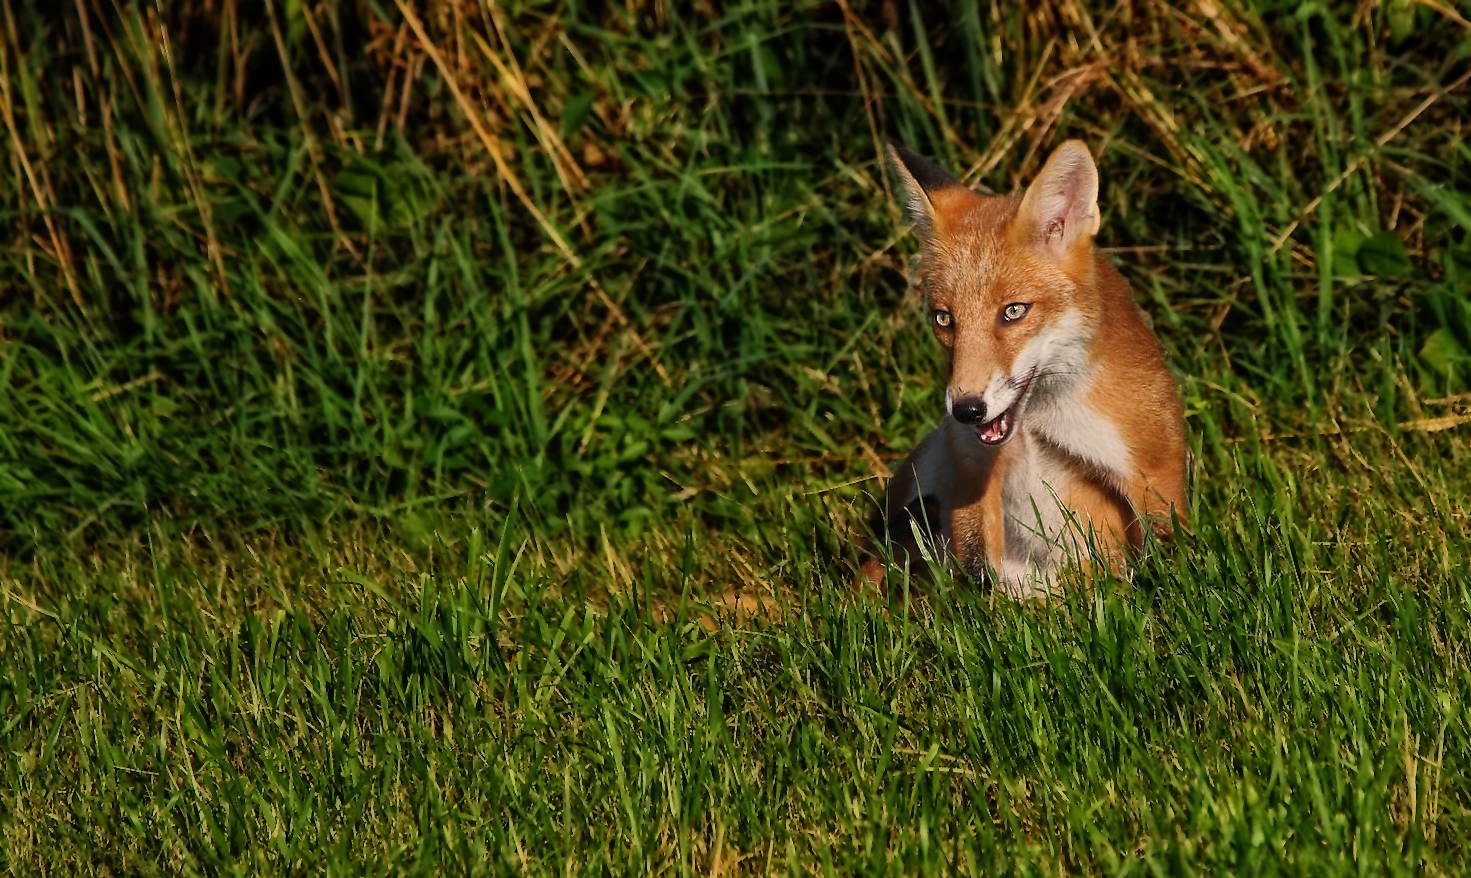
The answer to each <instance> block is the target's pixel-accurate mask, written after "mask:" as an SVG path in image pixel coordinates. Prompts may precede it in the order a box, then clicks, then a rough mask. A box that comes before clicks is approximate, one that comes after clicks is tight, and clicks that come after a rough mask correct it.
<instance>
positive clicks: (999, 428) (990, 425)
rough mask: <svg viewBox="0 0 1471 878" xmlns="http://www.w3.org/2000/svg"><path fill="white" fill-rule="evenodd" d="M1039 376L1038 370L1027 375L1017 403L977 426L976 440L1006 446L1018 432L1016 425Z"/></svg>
mask: <svg viewBox="0 0 1471 878" xmlns="http://www.w3.org/2000/svg"><path fill="white" fill-rule="evenodd" d="M1036 376H1037V370H1036V369H1033V370H1032V371H1031V372H1029V373H1028V374H1027V378H1026V380H1025V381H1024V382H1022V386H1021V390H1020V391H1018V392H1017V395H1016V399H1015V401H1013V402H1012V404H1011V405H1009V406H1007V407H1006V410H1005V411H1003V412H1002V413H1001V414H999V415H997V416H996V417H994V418H992V419H991V420H989V421H984V422H982V423H980V424H977V425H976V438H977V439H979V440H981V444H983V445H990V446H992V447H995V446H997V445H1005V444H1006V440H1008V439H1010V438H1011V437H1012V434H1014V433H1015V432H1016V423H1017V420H1018V418H1019V417H1020V415H1021V411H1022V406H1023V405H1025V404H1026V402H1027V393H1028V392H1029V391H1030V390H1031V389H1032V379H1033V378H1035V377H1036Z"/></svg>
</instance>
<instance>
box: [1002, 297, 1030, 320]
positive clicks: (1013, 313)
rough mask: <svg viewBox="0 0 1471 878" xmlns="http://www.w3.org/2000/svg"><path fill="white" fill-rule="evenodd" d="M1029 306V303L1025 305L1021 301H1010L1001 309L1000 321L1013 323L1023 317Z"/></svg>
mask: <svg viewBox="0 0 1471 878" xmlns="http://www.w3.org/2000/svg"><path fill="white" fill-rule="evenodd" d="M1031 307H1032V306H1031V305H1027V304H1024V303H1022V302H1012V303H1011V304H1010V305H1007V306H1006V308H1005V309H1003V310H1002V312H1001V322H1002V323H1015V322H1017V321H1018V320H1020V319H1022V318H1023V317H1025V316H1027V309H1029V308H1031Z"/></svg>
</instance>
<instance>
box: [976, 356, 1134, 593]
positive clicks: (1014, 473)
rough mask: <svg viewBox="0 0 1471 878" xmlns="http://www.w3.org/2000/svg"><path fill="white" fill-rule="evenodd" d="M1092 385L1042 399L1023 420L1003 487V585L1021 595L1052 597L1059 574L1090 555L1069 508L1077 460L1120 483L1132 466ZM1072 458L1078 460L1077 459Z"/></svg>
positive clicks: (1128, 455) (1119, 436) (1120, 439)
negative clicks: (1092, 400) (1089, 390)
mask: <svg viewBox="0 0 1471 878" xmlns="http://www.w3.org/2000/svg"><path fill="white" fill-rule="evenodd" d="M1085 396H1086V385H1085V386H1084V387H1082V388H1079V389H1076V390H1065V391H1063V392H1062V393H1061V394H1059V395H1057V396H1053V397H1051V398H1047V399H1045V400H1043V399H1039V400H1035V401H1034V402H1033V404H1032V405H1030V406H1028V408H1027V411H1026V413H1025V415H1024V416H1023V422H1022V432H1021V434H1020V435H1018V436H1017V437H1016V440H1015V447H1014V448H1012V449H1011V460H1010V462H1009V464H1008V466H1007V470H1006V483H1005V485H1004V486H1003V488H1002V505H1003V510H1004V513H1005V520H1006V554H1005V558H1004V559H1003V563H1002V571H1001V573H1002V578H1003V580H1005V581H1004V583H1003V586H1004V587H1005V588H1006V589H1007V590H1008V591H1009V592H1011V593H1012V594H1013V595H1014V596H1017V597H1029V596H1031V595H1035V594H1038V593H1045V592H1047V591H1048V590H1050V587H1051V585H1052V583H1053V581H1054V579H1055V577H1056V574H1057V571H1058V570H1059V569H1060V568H1061V567H1063V566H1066V565H1067V564H1069V563H1071V562H1072V561H1074V560H1076V559H1077V558H1078V557H1080V556H1081V555H1082V554H1083V553H1085V552H1086V551H1087V547H1086V546H1085V545H1083V544H1082V542H1081V541H1080V540H1079V538H1078V533H1077V531H1076V530H1075V529H1073V528H1072V527H1070V525H1071V524H1072V522H1071V521H1070V520H1069V515H1070V513H1069V512H1068V511H1067V508H1066V506H1065V501H1066V498H1067V497H1068V496H1069V495H1070V494H1071V493H1072V488H1073V480H1074V479H1076V478H1078V477H1079V475H1078V468H1077V463H1078V462H1081V463H1083V464H1084V465H1085V466H1088V467H1091V468H1093V469H1094V470H1095V471H1096V472H1097V473H1098V474H1099V475H1101V476H1103V477H1104V478H1105V479H1106V480H1108V481H1110V482H1114V481H1116V480H1118V479H1119V478H1120V477H1121V476H1122V475H1123V474H1124V473H1126V472H1128V468H1129V466H1130V458H1131V455H1130V452H1129V447H1128V446H1127V445H1126V444H1125V443H1124V439H1123V436H1122V435H1121V433H1120V432H1119V429H1118V427H1117V426H1116V425H1115V424H1114V423H1113V421H1111V420H1109V419H1108V418H1105V417H1104V416H1102V415H1101V414H1099V413H1098V412H1096V411H1094V410H1093V409H1092V408H1091V407H1089V406H1088V405H1087V404H1086V402H1085ZM1070 458H1071V459H1070Z"/></svg>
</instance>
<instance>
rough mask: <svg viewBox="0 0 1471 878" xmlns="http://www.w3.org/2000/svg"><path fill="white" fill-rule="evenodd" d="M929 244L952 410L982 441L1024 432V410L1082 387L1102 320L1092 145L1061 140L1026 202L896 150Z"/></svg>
mask: <svg viewBox="0 0 1471 878" xmlns="http://www.w3.org/2000/svg"><path fill="white" fill-rule="evenodd" d="M890 159H891V163H892V165H893V169H894V176H895V178H896V180H897V181H898V184H899V194H900V197H901V203H902V205H903V207H904V211H905V214H906V217H907V218H908V219H909V220H910V222H911V223H912V224H913V225H914V227H915V230H916V232H917V233H918V235H919V238H920V242H921V253H920V278H921V280H920V284H921V287H922V289H923V291H924V294H925V301H926V305H927V307H928V319H929V322H930V327H931V329H932V330H933V332H934V333H935V337H936V339H938V340H939V342H940V344H941V345H942V346H943V347H944V348H945V350H946V352H947V353H948V354H949V363H950V377H949V384H948V386H947V388H946V392H945V410H946V414H948V415H950V416H952V417H954V418H955V419H956V420H957V421H960V422H961V423H964V424H968V425H972V426H974V427H975V431H976V438H977V439H979V440H980V442H981V443H982V444H983V445H987V446H992V447H999V446H1001V445H1004V444H1006V443H1007V442H1008V441H1010V440H1011V439H1012V438H1013V437H1014V436H1015V435H1016V433H1017V429H1018V425H1019V424H1020V423H1021V420H1022V418H1023V416H1024V415H1025V412H1026V409H1027V406H1028V405H1029V404H1031V403H1033V402H1035V401H1039V400H1045V399H1046V398H1047V397H1049V396H1053V395H1056V394H1057V393H1059V392H1061V391H1063V390H1064V389H1065V388H1067V387H1068V386H1070V385H1072V384H1074V383H1076V382H1077V381H1078V380H1079V379H1080V378H1081V377H1082V376H1083V375H1084V373H1085V372H1086V369H1087V350H1088V346H1089V343H1090V341H1091V339H1092V337H1093V334H1094V329H1095V327H1096V325H1097V320H1098V314H1097V307H1096V305H1095V304H1094V303H1093V302H1092V301H1091V300H1090V297H1089V296H1088V295H1087V291H1089V290H1091V289H1092V287H1093V283H1094V277H1093V273H1094V271H1095V266H1094V256H1093V251H1092V247H1091V240H1092V237H1093V234H1094V233H1095V232H1096V231H1097V228H1098V208H1097V203H1096V202H1097V193H1098V177H1097V171H1096V169H1095V167H1094V165H1093V160H1092V157H1091V156H1090V155H1089V154H1088V151H1087V149H1086V147H1084V146H1083V145H1082V144H1081V143H1079V142H1077V141H1069V142H1068V143H1065V144H1063V145H1062V146H1060V147H1058V149H1057V151H1056V152H1054V153H1053V155H1052V157H1051V158H1050V159H1049V160H1048V162H1047V165H1046V166H1045V167H1044V168H1043V170H1042V172H1041V174H1040V175H1039V176H1038V178H1037V180H1036V181H1035V182H1034V183H1033V184H1032V186H1031V187H1030V188H1029V189H1028V190H1027V192H1026V194H1025V195H1023V196H1022V197H1021V198H1011V197H987V196H983V195H979V194H977V193H975V192H972V191H971V190H969V189H967V188H966V187H965V186H963V185H962V184H961V183H960V182H958V181H957V180H955V179H954V178H953V177H951V176H950V175H949V174H946V173H945V172H944V171H942V170H940V169H939V168H937V167H935V166H934V165H932V164H930V163H929V162H926V161H925V160H924V159H921V158H919V157H918V156H916V155H914V154H913V153H910V152H908V151H907V150H903V149H899V148H896V147H890Z"/></svg>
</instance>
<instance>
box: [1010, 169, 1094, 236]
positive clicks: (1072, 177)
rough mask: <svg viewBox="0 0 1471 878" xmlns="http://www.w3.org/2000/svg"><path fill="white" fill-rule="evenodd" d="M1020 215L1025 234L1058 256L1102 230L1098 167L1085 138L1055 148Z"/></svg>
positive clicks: (1023, 201)
mask: <svg viewBox="0 0 1471 878" xmlns="http://www.w3.org/2000/svg"><path fill="white" fill-rule="evenodd" d="M1016 216H1017V223H1018V224H1019V227H1020V228H1021V229H1022V230H1023V232H1024V234H1026V235H1027V236H1028V237H1029V238H1030V239H1031V240H1032V242H1033V243H1034V244H1036V245H1037V246H1038V247H1040V248H1042V249H1043V250H1044V251H1047V252H1049V253H1051V254H1052V255H1054V256H1062V255H1064V254H1065V253H1067V252H1068V251H1069V250H1071V249H1072V248H1073V247H1076V246H1077V245H1078V244H1080V243H1083V242H1085V241H1087V240H1088V239H1089V238H1091V237H1093V235H1095V234H1096V233H1097V232H1098V222H1099V217H1098V168H1097V167H1096V166H1095V165H1094V164H1093V156H1091V155H1089V153H1088V147H1086V146H1084V145H1083V142H1082V141H1080V140H1069V141H1067V142H1066V143H1064V144H1062V145H1061V146H1059V147H1058V148H1057V149H1056V150H1054V151H1053V153H1052V155H1051V156H1049V157H1048V159H1047V164H1045V165H1043V166H1042V173H1040V174H1038V175H1037V179H1036V180H1033V181H1032V185H1031V186H1029V187H1027V194H1026V195H1025V196H1023V198H1022V206H1021V207H1020V208H1019V209H1018V210H1017V215H1016Z"/></svg>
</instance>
